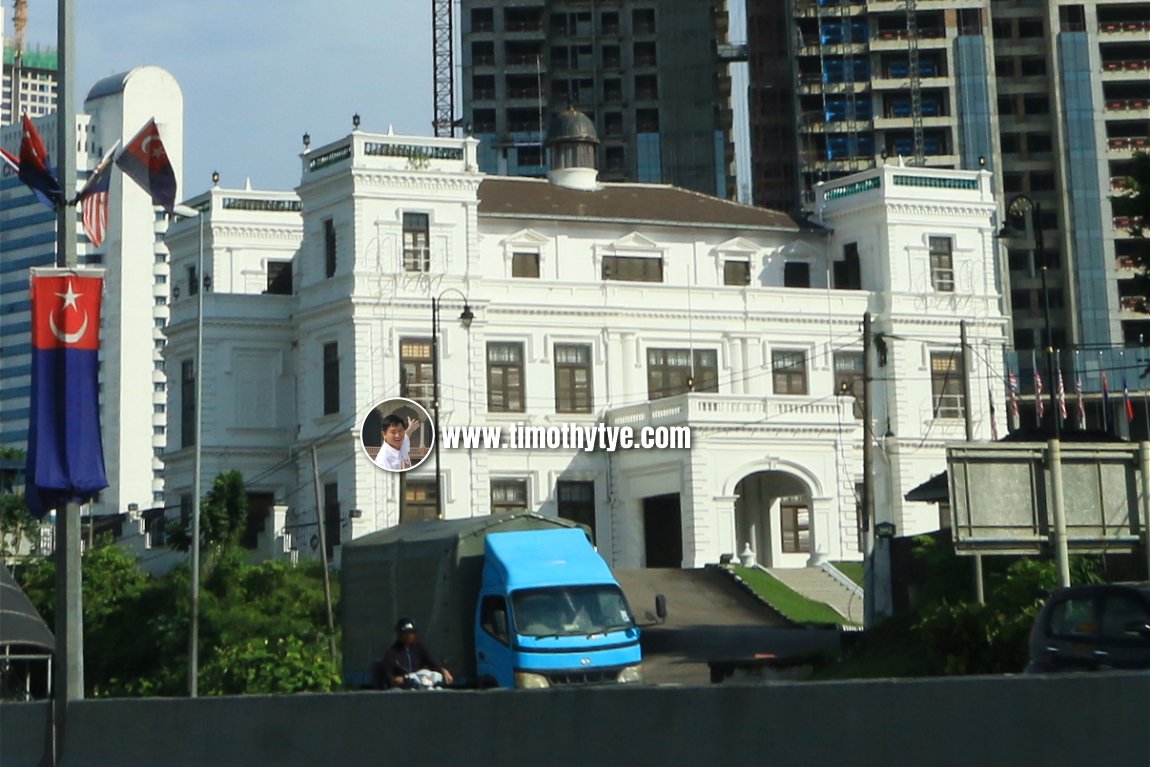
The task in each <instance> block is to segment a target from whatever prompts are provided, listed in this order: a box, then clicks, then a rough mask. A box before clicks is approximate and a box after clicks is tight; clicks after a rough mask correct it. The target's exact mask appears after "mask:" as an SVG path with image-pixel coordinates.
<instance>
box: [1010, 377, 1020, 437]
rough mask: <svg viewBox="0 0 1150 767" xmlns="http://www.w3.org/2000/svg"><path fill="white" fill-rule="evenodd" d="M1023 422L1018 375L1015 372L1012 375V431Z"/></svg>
mask: <svg viewBox="0 0 1150 767" xmlns="http://www.w3.org/2000/svg"><path fill="white" fill-rule="evenodd" d="M1021 422H1022V417H1021V416H1020V415H1019V414H1018V375H1017V374H1015V373H1014V372H1013V371H1011V373H1010V426H1011V429H1012V430H1013V429H1017V428H1018V427H1019V425H1020V424H1021Z"/></svg>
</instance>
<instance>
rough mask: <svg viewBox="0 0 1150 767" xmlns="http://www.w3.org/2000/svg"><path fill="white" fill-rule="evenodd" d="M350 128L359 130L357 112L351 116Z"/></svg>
mask: <svg viewBox="0 0 1150 767" xmlns="http://www.w3.org/2000/svg"><path fill="white" fill-rule="evenodd" d="M351 127H353V128H355V129H356V130H359V112H356V113H355V114H353V115H352V116H351Z"/></svg>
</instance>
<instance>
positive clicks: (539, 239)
mask: <svg viewBox="0 0 1150 767" xmlns="http://www.w3.org/2000/svg"><path fill="white" fill-rule="evenodd" d="M550 241H551V238H549V237H547V236H546V235H543V234H540V233H539V232H537V231H535V230H534V229H520V230H519V231H518V232H515V233H513V234H509V235H507V236H506V237H504V238H503V240H502V241H501V242H500V245H502V246H503V247H505V248H506V247H509V246H511V245H533V246H536V247H539V246H543V245H546V244H547V243H549V242H550Z"/></svg>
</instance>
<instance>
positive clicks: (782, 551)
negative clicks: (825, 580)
mask: <svg viewBox="0 0 1150 767" xmlns="http://www.w3.org/2000/svg"><path fill="white" fill-rule="evenodd" d="M735 494H736V495H737V496H738V498H737V500H736V501H735V535H736V544H737V548H738V550H739V552H742V551H743V548H744V546H746V544H748V543H749V544H750V545H751V549H752V550H753V551H754V552H755V557H756V559H757V561H758V562H759V563H760V564H762V565H765V566H767V567H780V566H783V567H787V566H798V567H801V566H802V565H803V560H805V559H806V557H808V556H810V552H811V549H812V547H813V541H814V530H813V528H812V524H811V521H812V519H813V516H812V514H811V488H810V485H808V484H807V483H806V482H805V481H803V480H802V479H800V478H799V477H796V476H795V475H794V474H789V473H787V472H784V471H759V472H755V473H754V474H748V475H747V476H745V477H743V478H742V479H741V480H739V483H738V484H737V485H735Z"/></svg>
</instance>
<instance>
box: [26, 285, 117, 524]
mask: <svg viewBox="0 0 1150 767" xmlns="http://www.w3.org/2000/svg"><path fill="white" fill-rule="evenodd" d="M93 274H98V273H96V272H93V271H92V270H85V271H84V272H83V274H80V273H78V272H76V271H74V270H67V269H33V270H32V412H31V420H30V423H29V425H28V465H27V479H26V483H27V484H26V490H25V498H26V500H27V502H28V509H29V510H30V511H31V512H32V513H33V514H35V515H36V516H38V517H42V516H44V514H46V513H47V512H48V511H49V510H50V509H54V508H59V507H61V506H63V505H64V504H66V503H68V502H76V503H83V502H85V501H88V500H90V499H91V498H92V496H94V495H95V494H96V493H98V492H99V491H101V490H103V489H104V488H105V487H107V486H108V479H107V473H106V472H105V470H104V446H103V440H102V439H101V436H100V402H99V384H98V381H97V374H98V372H99V361H98V355H99V353H100V302H101V294H102V293H103V290H104V278H103V277H102V276H93Z"/></svg>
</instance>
